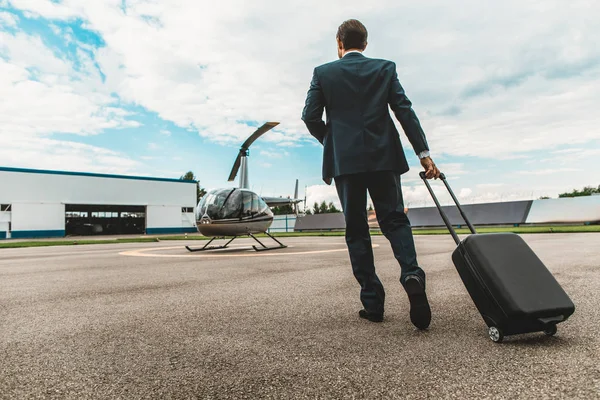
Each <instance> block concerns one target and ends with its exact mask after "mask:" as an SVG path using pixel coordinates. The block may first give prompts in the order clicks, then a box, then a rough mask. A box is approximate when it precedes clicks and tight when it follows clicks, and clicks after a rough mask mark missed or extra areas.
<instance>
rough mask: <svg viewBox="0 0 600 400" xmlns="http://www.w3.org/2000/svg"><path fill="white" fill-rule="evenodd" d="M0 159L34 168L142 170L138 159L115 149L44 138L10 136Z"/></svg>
mask: <svg viewBox="0 0 600 400" xmlns="http://www.w3.org/2000/svg"><path fill="white" fill-rule="evenodd" d="M40 154H43V157H40ZM0 160H2V164H3V165H9V166H12V167H21V168H34V169H51V170H53V169H54V170H69V171H85V172H97V173H116V174H123V173H125V174H133V175H136V174H140V171H145V168H143V166H142V165H141V164H140V163H139V162H137V161H134V160H131V159H130V158H128V157H127V156H125V155H123V154H120V153H117V152H115V151H111V150H107V149H104V148H100V147H96V146H89V145H85V144H81V143H76V142H71V141H66V140H53V139H45V138H30V137H18V136H13V137H12V138H11V140H10V141H5V142H4V143H3V144H2V146H0Z"/></svg>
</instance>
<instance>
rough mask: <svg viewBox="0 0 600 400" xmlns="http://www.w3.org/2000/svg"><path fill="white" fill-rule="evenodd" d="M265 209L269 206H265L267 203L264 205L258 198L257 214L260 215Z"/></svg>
mask: <svg viewBox="0 0 600 400" xmlns="http://www.w3.org/2000/svg"><path fill="white" fill-rule="evenodd" d="M267 208H269V206H268V205H267V203H265V201H264V200H263V199H262V197H259V198H258V212H259V213H262V212H263V211H265V210H266V209H267Z"/></svg>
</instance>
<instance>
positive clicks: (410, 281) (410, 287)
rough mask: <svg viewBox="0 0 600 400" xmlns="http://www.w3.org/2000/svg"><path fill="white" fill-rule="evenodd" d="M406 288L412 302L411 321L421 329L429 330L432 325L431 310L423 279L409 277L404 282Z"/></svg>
mask: <svg viewBox="0 0 600 400" xmlns="http://www.w3.org/2000/svg"><path fill="white" fill-rule="evenodd" d="M404 288H405V290H406V293H407V294H408V301H409V302H410V321H411V322H412V323H413V325H414V326H416V327H417V328H419V329H427V328H428V327H429V324H430V323H431V308H430V307H429V302H428V301H427V294H425V286H424V285H423V283H422V281H421V278H419V277H418V276H409V277H408V278H406V280H405V281H404Z"/></svg>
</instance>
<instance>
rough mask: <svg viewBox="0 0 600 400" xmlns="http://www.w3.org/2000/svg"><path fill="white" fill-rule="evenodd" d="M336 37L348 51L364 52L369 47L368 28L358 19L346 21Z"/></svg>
mask: <svg viewBox="0 0 600 400" xmlns="http://www.w3.org/2000/svg"><path fill="white" fill-rule="evenodd" d="M336 37H337V38H338V39H339V40H340V41H341V42H342V44H343V45H344V49H346V50H349V49H360V50H364V49H365V47H367V28H365V26H364V25H363V24H362V23H361V22H360V21H359V20H356V19H349V20H347V21H344V22H343V23H342V24H341V25H340V27H339V28H338V31H337V35H336Z"/></svg>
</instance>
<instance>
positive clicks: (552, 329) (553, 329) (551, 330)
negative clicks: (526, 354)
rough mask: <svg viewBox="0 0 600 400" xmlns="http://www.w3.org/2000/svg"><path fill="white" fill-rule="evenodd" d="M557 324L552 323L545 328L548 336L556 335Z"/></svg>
mask: <svg viewBox="0 0 600 400" xmlns="http://www.w3.org/2000/svg"><path fill="white" fill-rule="evenodd" d="M556 331H557V329H556V325H550V327H548V328H546V329H544V333H545V334H546V335H548V336H554V335H556Z"/></svg>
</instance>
